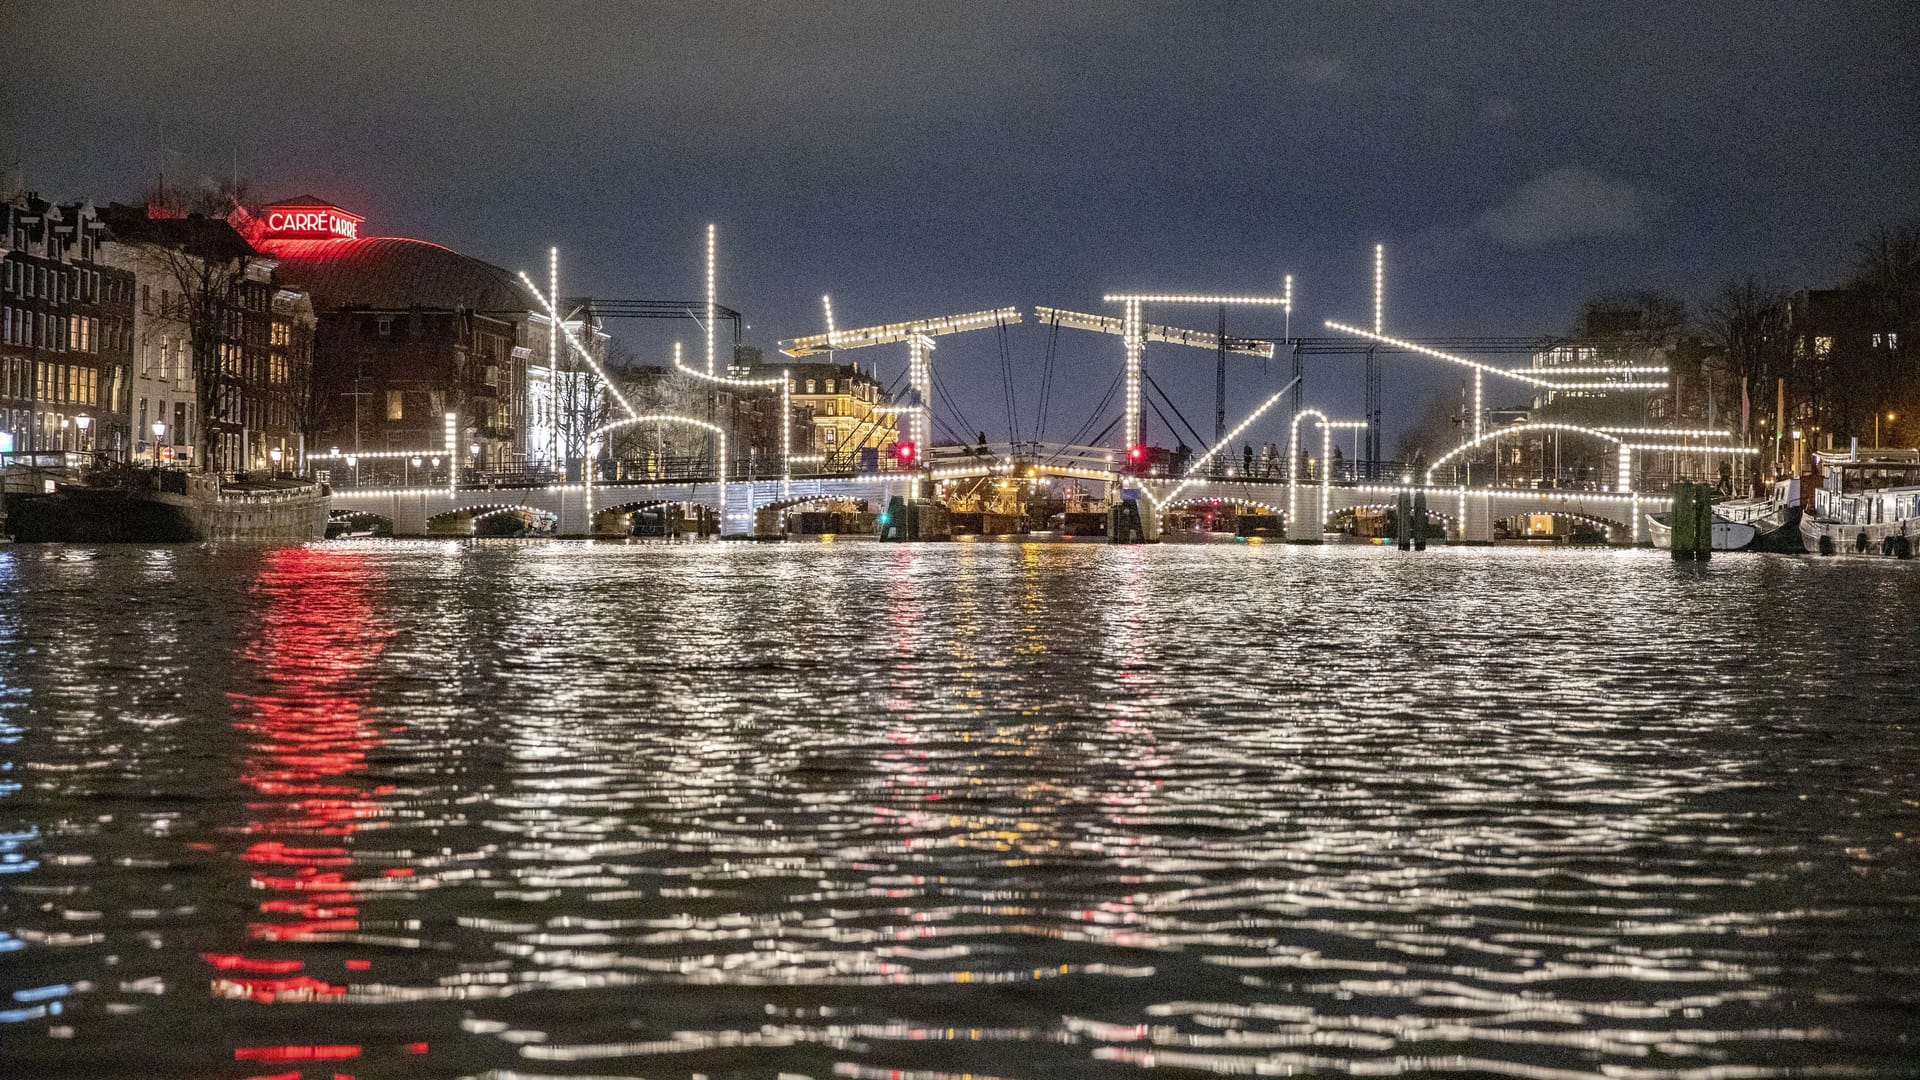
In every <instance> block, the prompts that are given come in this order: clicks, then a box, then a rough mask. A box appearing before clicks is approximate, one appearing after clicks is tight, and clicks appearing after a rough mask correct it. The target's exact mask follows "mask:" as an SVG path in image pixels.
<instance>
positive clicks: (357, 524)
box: [327, 509, 393, 539]
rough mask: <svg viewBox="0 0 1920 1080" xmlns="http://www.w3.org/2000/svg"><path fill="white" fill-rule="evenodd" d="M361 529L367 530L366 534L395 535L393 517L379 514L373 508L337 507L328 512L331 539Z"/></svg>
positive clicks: (328, 529)
mask: <svg viewBox="0 0 1920 1080" xmlns="http://www.w3.org/2000/svg"><path fill="white" fill-rule="evenodd" d="M361 530H366V531H365V533H364V535H367V536H383V537H391V536H392V535H393V519H392V518H390V517H388V516H387V515H385V514H377V513H375V512H373V511H372V510H346V509H336V510H332V511H330V512H329V513H328V514H327V537H328V538H329V539H332V538H333V537H336V536H344V535H347V534H349V533H360V532H361Z"/></svg>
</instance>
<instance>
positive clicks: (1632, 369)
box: [1505, 364, 1673, 378]
mask: <svg viewBox="0 0 1920 1080" xmlns="http://www.w3.org/2000/svg"><path fill="white" fill-rule="evenodd" d="M1505 370H1507V371H1526V372H1535V371H1537V372H1540V373H1541V374H1543V375H1546V376H1548V377H1550V378H1559V377H1560V376H1562V375H1668V374H1672V371H1673V369H1672V368H1669V367H1668V366H1667V365H1665V364H1618V365H1608V364H1600V365H1597V366H1587V367H1571V366H1569V367H1560V366H1558V365H1550V366H1548V367H1535V368H1506V369H1505Z"/></svg>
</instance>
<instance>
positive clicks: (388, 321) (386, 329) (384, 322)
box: [377, 315, 393, 337]
mask: <svg viewBox="0 0 1920 1080" xmlns="http://www.w3.org/2000/svg"><path fill="white" fill-rule="evenodd" d="M377 329H378V330H379V333H380V336H381V337H386V336H388V335H390V334H392V333H393V316H391V315H382V316H380V322H379V325H378V327H377Z"/></svg>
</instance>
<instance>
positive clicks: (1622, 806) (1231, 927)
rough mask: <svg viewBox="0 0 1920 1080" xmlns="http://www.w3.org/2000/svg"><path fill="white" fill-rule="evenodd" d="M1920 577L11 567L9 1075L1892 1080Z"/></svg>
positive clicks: (1, 564) (1010, 556) (2, 655)
mask: <svg viewBox="0 0 1920 1080" xmlns="http://www.w3.org/2000/svg"><path fill="white" fill-rule="evenodd" d="M1917 642H1920V566H1915V565H1913V564H1909V563H1897V562H1893V561H1867V560H1850V559H1828V560H1816V559H1804V558H1803V559H1792V558H1775V557H1767V556H1747V557H1723V558H1721V559H1716V560H1715V561H1714V562H1713V563H1711V564H1710V565H1709V566H1706V567H1704V568H1703V567H1697V566H1680V565H1675V564H1673V563H1672V562H1670V561H1669V560H1668V559H1666V558H1665V556H1664V555H1663V554H1660V553H1652V552H1565V551H1555V552H1540V551H1531V550H1520V549H1450V550H1435V551H1429V552H1427V553H1425V554H1422V555H1408V554H1400V553H1397V552H1392V551H1386V550H1381V549H1372V548H1368V549H1361V548H1341V547H1330V548H1324V549H1302V548H1291V547H1285V546H1265V547H1257V546H1256V547H1249V546H1202V547H1183V546H1171V545H1167V546H1159V547H1151V548H1108V547H1104V546H1099V545H1059V546H1037V545H1036V546H1024V545H1012V544H1005V545H1001V544H964V543H962V544H951V545H929V546H912V547H906V546H884V547H883V546H880V545H877V544H838V545H797V544H796V545H787V546H756V545H747V544H727V545H713V544H709V545H702V546H618V545H585V544H569V543H513V542H506V543H469V544H428V543H421V544H405V543H368V544H328V545H318V546H311V547H289V548H280V549H263V548H238V549H236V548H214V547H194V546H188V547H171V548H157V549H141V548H114V549H76V548H66V549H62V548H52V547H49V548H26V547H15V548H12V549H0V1075H4V1076H8V1077H14V1076H74V1077H117V1076H139V1077H194V1078H239V1077H255V1076H271V1077H287V1078H292V1077H303V1078H331V1077H334V1076H336V1075H340V1076H352V1077H359V1078H367V1077H387V1076H423V1077H465V1076H497V1077H507V1076H597V1077H612V1076H619V1077H627V1076H644V1077H687V1076H689V1075H690V1074H704V1075H706V1076H709V1077H716V1078H717V1077H723V1076H743V1077H773V1076H776V1075H779V1074H789V1075H798V1076H807V1077H828V1076H850V1077H896V1076H897V1077H905V1078H932V1077H943V1076H958V1075H961V1074H972V1075H974V1076H990V1077H1007V1078H1038V1077H1075V1076H1126V1075H1133V1074H1136V1073H1140V1072H1142V1071H1144V1070H1148V1069H1155V1070H1159V1071H1161V1072H1170V1073H1171V1074H1173V1075H1198V1074H1202V1073H1206V1072H1223V1073H1249V1074H1274V1075H1278V1074H1294V1073H1325V1074H1340V1073H1350V1074H1354V1075H1363V1076H1381V1075H1414V1074H1456V1075H1473V1074H1481V1075H1487V1074H1504V1075H1510V1076H1522V1077H1542V1078H1558V1077H1601V1076H1605V1077H1624V1078H1644V1077H1687V1078H1693V1077H1700V1078H1705V1077H1767V1076H1786V1075H1809V1074H1842V1075H1875V1076H1895V1075H1913V1074H1914V1072H1915V1070H1916V1063H1917V1062H1920V1045H1917V1044H1916V1036H1920V861H1917V860H1916V847H1915V845H1916V840H1915V838H1916V836H1917V835H1920V805H1917V803H1920V730H1917V728H1916V722H1917V721H1916V717H1917V716H1920V648H1917Z"/></svg>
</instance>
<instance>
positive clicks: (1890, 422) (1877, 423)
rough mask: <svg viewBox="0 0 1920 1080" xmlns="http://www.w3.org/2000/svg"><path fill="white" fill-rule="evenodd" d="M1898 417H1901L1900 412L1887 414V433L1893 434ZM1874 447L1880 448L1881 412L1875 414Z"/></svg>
mask: <svg viewBox="0 0 1920 1080" xmlns="http://www.w3.org/2000/svg"><path fill="white" fill-rule="evenodd" d="M1898 419H1900V414H1899V413H1891V412H1890V413H1888V414H1887V434H1889V435H1891V434H1893V422H1894V421H1895V420H1898ZM1873 448H1874V449H1875V450H1878V449H1880V414H1879V413H1874V414H1873Z"/></svg>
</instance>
